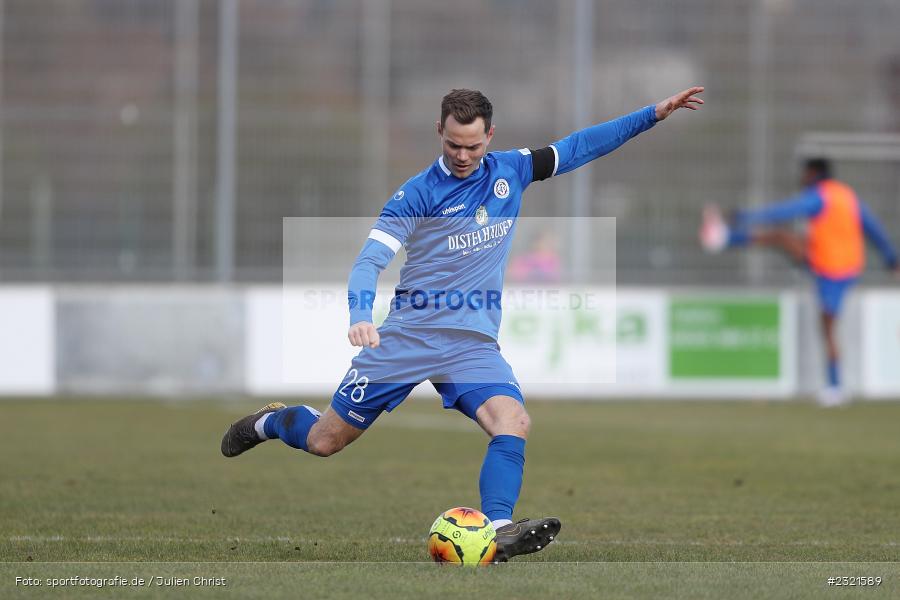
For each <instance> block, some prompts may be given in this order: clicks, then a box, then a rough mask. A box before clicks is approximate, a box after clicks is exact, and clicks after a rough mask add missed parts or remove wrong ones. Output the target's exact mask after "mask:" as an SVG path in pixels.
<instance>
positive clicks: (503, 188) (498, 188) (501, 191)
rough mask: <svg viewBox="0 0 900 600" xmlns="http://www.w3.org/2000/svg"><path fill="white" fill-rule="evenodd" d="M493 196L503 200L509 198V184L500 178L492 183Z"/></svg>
mask: <svg viewBox="0 0 900 600" xmlns="http://www.w3.org/2000/svg"><path fill="white" fill-rule="evenodd" d="M494 195H495V196H497V197H498V198H500V199H501V200H505V199H506V198H508V197H509V182H508V181H506V180H505V179H503V178H502V177H501V178H500V179H498V180H497V181H495V182H494Z"/></svg>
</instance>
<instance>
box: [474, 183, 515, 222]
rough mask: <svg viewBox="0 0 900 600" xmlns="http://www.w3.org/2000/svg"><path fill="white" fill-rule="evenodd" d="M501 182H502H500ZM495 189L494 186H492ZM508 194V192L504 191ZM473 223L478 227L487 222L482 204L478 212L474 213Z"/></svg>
mask: <svg viewBox="0 0 900 600" xmlns="http://www.w3.org/2000/svg"><path fill="white" fill-rule="evenodd" d="M501 181H502V180H501ZM494 187H495V188H496V186H494ZM506 193H507V194H508V193H509V190H507V191H506ZM475 222H476V223H478V224H479V225H484V224H485V223H487V222H488V214H487V209H486V208H485V207H484V204H482V205H481V206H479V207H478V210H476V211H475Z"/></svg>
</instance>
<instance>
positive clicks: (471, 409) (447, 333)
mask: <svg viewBox="0 0 900 600" xmlns="http://www.w3.org/2000/svg"><path fill="white" fill-rule="evenodd" d="M378 334H379V336H380V338H381V341H380V345H379V346H378V347H377V348H363V350H362V351H361V352H360V353H359V354H357V355H356V357H355V358H354V359H353V362H352V363H351V364H350V368H349V369H348V370H347V374H346V375H344V378H343V379H342V380H341V383H340V385H339V386H338V389H337V390H336V391H335V392H334V396H333V397H332V399H331V408H332V409H333V410H334V411H335V412H336V413H337V414H339V415H340V416H341V418H342V419H344V421H346V422H347V423H349V424H350V425H353V426H354V427H357V428H359V429H368V427H369V425H371V424H372V423H373V422H374V421H375V419H377V418H378V415H380V414H381V413H382V412H383V411H385V410H386V411H388V412H390V411H392V410H393V409H394V408H396V407H397V406H399V405H400V403H401V402H403V401H404V400H406V397H407V396H408V395H409V393H410V392H411V391H412V389H413V388H414V387H416V386H417V385H419V384H420V383H422V382H423V381H425V380H426V379H428V380H430V381H431V383H432V385H434V389H435V390H437V392H438V393H439V394H440V395H441V398H442V399H443V402H444V408H455V409H456V410H458V411H460V412H461V413H463V414H464V415H466V416H467V417H469V418H470V419H473V420H474V419H475V411H476V410H478V408H479V407H480V406H481V405H482V404H484V402H485V401H486V400H488V399H489V398H491V397H492V396H500V395H502V396H511V397H513V398H515V399H516V400H518V401H519V402H522V403H523V404H524V402H525V400H524V398H523V397H522V392H520V391H519V383H518V381H517V380H516V376H515V375H513V371H512V367H510V366H509V363H507V362H506V361H505V360H504V359H503V357H502V356H501V355H500V346H499V345H498V344H497V342H496V340H494V339H493V338H491V337H489V336H486V335H484V334H481V333H477V332H473V331H465V330H458V329H422V328H416V329H413V328H404V327H397V326H390V327H384V328H382V329H379V330H378Z"/></svg>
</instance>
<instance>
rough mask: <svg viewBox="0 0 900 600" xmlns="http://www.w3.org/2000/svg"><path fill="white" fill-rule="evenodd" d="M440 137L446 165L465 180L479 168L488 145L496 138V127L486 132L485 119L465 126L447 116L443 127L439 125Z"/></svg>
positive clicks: (451, 116)
mask: <svg viewBox="0 0 900 600" xmlns="http://www.w3.org/2000/svg"><path fill="white" fill-rule="evenodd" d="M437 131H438V135H439V136H441V147H442V150H443V153H444V163H445V164H446V165H447V168H449V169H450V172H451V173H453V174H454V175H456V176H457V177H459V178H460V179H465V178H466V177H468V176H469V175H471V174H472V173H473V172H474V171H475V169H477V168H478V165H479V163H480V162H481V157H482V156H484V153H485V152H487V147H488V144H489V143H490V142H491V138H492V137H494V126H493V125H491V129H490V131H488V132H487V133H485V131H484V119H482V118H481V117H478V118H477V119H475V120H474V121H472V122H471V123H469V124H468V125H463V124H461V123H459V122H458V121H457V120H456V119H454V118H453V115H447V121H446V122H445V123H444V126H443V127H441V124H440V122H438V124H437Z"/></svg>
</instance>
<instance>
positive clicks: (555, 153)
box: [550, 144, 559, 177]
mask: <svg viewBox="0 0 900 600" xmlns="http://www.w3.org/2000/svg"><path fill="white" fill-rule="evenodd" d="M550 149H551V150H553V172H552V173H550V177H553V176H554V175H556V170H557V169H558V168H559V151H558V150H557V149H556V146H554V145H553V144H550Z"/></svg>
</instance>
